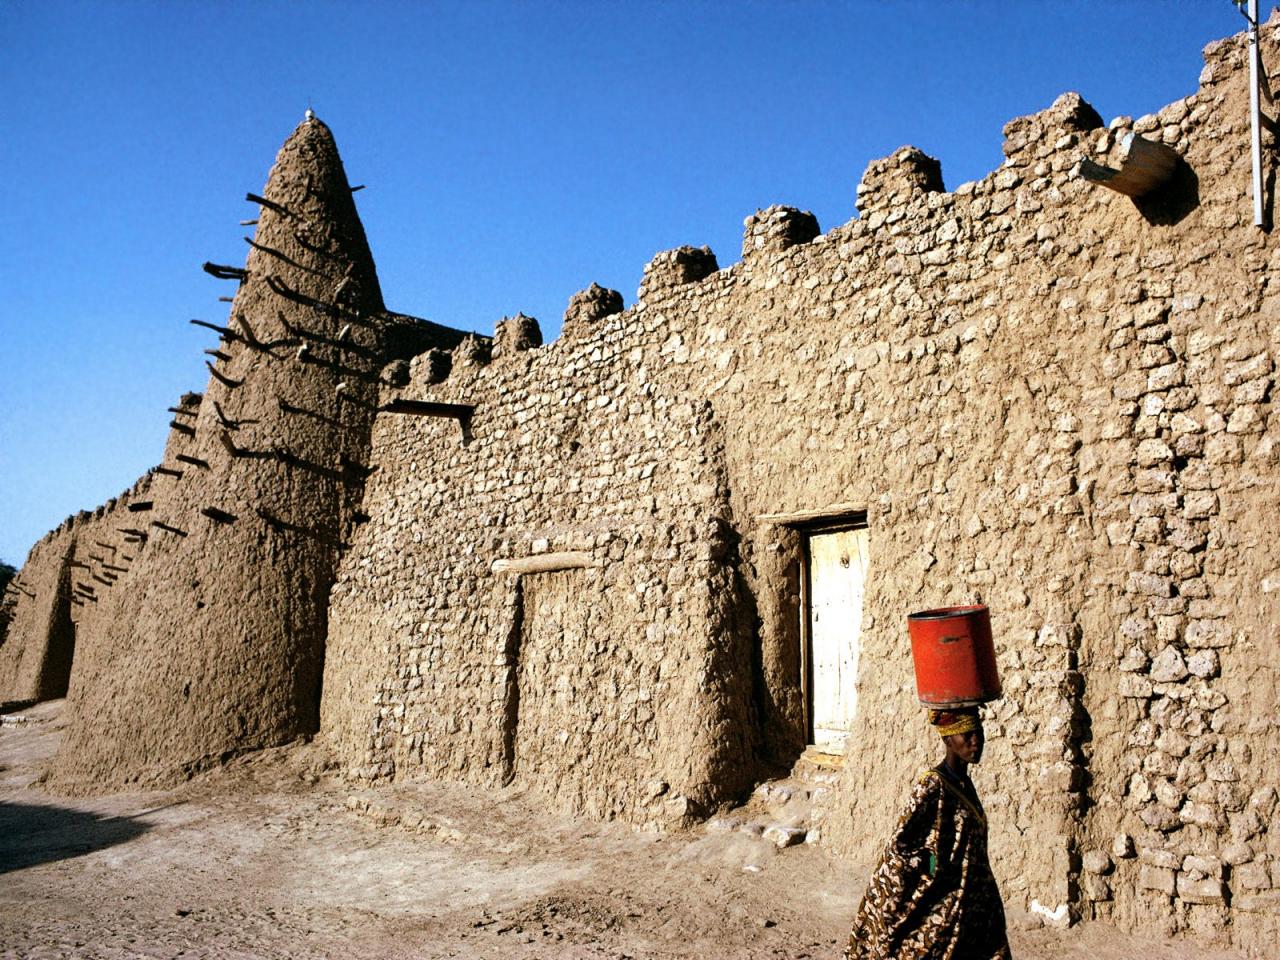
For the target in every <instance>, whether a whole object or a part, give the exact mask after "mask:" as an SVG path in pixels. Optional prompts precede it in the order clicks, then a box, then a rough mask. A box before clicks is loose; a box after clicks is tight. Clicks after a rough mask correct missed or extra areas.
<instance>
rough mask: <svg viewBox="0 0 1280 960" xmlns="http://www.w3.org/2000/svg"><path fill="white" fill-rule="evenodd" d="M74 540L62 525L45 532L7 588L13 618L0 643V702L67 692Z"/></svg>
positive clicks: (72, 641)
mask: <svg viewBox="0 0 1280 960" xmlns="http://www.w3.org/2000/svg"><path fill="white" fill-rule="evenodd" d="M73 544H74V536H73V535H72V534H71V533H70V532H69V531H68V530H67V529H66V528H65V526H64V527H62V528H59V529H58V530H57V531H55V532H53V533H50V534H47V535H46V536H45V537H44V538H43V539H41V540H40V541H39V542H38V543H37V544H36V545H35V546H33V547H32V548H31V552H30V553H28V554H27V560H26V563H24V564H23V565H22V570H21V571H20V573H19V575H18V576H17V577H16V578H15V579H14V581H13V582H12V583H10V585H9V588H8V589H7V590H6V591H5V600H6V602H7V603H8V604H9V605H10V617H11V619H10V621H9V625H8V629H7V630H6V631H5V635H4V640H3V645H0V703H6V704H19V703H32V702H35V701H39V700H49V699H52V698H56V697H61V696H63V695H64V694H65V693H66V692H67V680H68V677H69V675H70V667H71V662H70V659H71V658H70V654H71V650H72V648H73V647H74V644H75V633H74V629H73V627H72V625H71V599H70V586H69V584H68V582H67V581H68V576H69V572H70V571H69V570H68V568H67V561H68V559H69V558H70V552H71V550H72V547H73Z"/></svg>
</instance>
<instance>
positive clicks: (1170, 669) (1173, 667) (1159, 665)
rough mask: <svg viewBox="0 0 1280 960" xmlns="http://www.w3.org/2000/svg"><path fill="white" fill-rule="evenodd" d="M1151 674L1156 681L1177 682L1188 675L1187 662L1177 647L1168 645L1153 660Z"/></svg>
mask: <svg viewBox="0 0 1280 960" xmlns="http://www.w3.org/2000/svg"><path fill="white" fill-rule="evenodd" d="M1149 675H1150V677H1151V679H1152V681H1154V682H1155V683H1176V682H1177V681H1179V680H1182V679H1183V678H1184V677H1186V676H1187V664H1186V661H1185V660H1183V658H1182V654H1181V653H1180V652H1179V651H1178V650H1177V649H1176V648H1174V647H1172V646H1168V647H1165V648H1164V649H1163V650H1161V651H1160V652H1159V653H1158V654H1156V656H1155V659H1154V660H1152V661H1151V670H1150V673H1149ZM1183 752H1185V748H1184V751H1183Z"/></svg>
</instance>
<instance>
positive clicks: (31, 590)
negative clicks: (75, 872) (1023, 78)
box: [0, 25, 1280, 949]
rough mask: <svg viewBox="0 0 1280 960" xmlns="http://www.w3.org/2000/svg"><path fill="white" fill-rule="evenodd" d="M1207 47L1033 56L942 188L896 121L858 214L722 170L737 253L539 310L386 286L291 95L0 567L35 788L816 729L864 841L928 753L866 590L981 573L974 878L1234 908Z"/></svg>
mask: <svg viewBox="0 0 1280 960" xmlns="http://www.w3.org/2000/svg"><path fill="white" fill-rule="evenodd" d="M1262 33H1263V36H1262V57H1263V62H1264V63H1265V64H1270V65H1273V66H1280V44H1278V43H1277V37H1276V34H1275V31H1274V29H1273V26H1272V25H1268V26H1266V27H1265V28H1264V29H1263V31H1262ZM1246 53H1247V43H1246V39H1245V37H1244V36H1243V35H1242V36H1239V37H1235V38H1231V39H1227V40H1223V41H1220V42H1217V43H1214V44H1212V45H1210V46H1209V47H1208V48H1206V50H1205V67H1204V71H1203V73H1202V74H1201V76H1200V83H1199V88H1198V90H1197V91H1196V92H1195V93H1194V94H1192V95H1191V96H1188V97H1186V98H1185V99H1183V100H1179V101H1177V102H1175V103H1172V104H1170V105H1168V106H1167V107H1165V108H1164V109H1162V110H1161V111H1160V112H1159V113H1158V114H1155V115H1151V116H1146V117H1142V118H1140V119H1139V120H1137V121H1132V120H1130V119H1128V118H1119V119H1117V120H1116V121H1113V122H1112V123H1111V124H1110V125H1106V124H1104V122H1103V120H1102V119H1101V118H1100V117H1099V115H1098V114H1097V113H1096V112H1095V111H1094V109H1093V108H1092V107H1090V106H1089V105H1088V104H1087V103H1085V102H1084V101H1082V100H1081V99H1080V98H1079V97H1078V96H1076V95H1074V94H1066V95H1064V96H1062V97H1060V98H1059V99H1058V100H1057V101H1056V102H1055V103H1054V104H1053V105H1052V106H1050V107H1049V108H1048V109H1046V110H1044V111H1043V112H1041V113H1038V114H1035V115H1033V116H1028V117H1022V118H1019V119H1016V120H1013V121H1012V122H1010V123H1009V124H1008V125H1007V126H1006V127H1005V131H1004V133H1005V139H1004V155H1005V161H1004V163H1003V164H1002V165H1001V166H1000V167H999V169H997V170H996V171H994V172H992V173H991V174H990V175H988V176H987V177H985V178H984V179H982V180H980V181H977V182H972V183H965V184H962V185H960V186H958V187H956V188H955V189H953V190H950V191H948V190H946V189H945V188H944V186H943V181H942V176H941V170H940V167H939V164H938V162H937V161H935V160H933V159H931V158H930V157H928V156H926V155H924V154H923V153H921V152H920V151H918V150H916V149H914V148H910V147H904V148H902V149H901V150H899V151H897V152H896V153H894V154H893V155H892V156H890V157H887V158H884V159H880V160H876V161H874V162H872V163H871V164H870V166H868V167H867V169H866V172H865V174H864V175H863V178H862V181H861V183H860V184H859V185H858V188H857V213H858V215H857V217H856V218H855V219H851V220H850V221H849V222H847V223H845V224H841V225H839V226H836V227H834V228H832V229H830V230H828V231H827V232H826V233H823V232H821V229H820V227H819V225H818V223H817V222H816V221H815V219H814V218H813V217H812V216H811V215H810V214H808V213H804V212H802V211H799V210H796V209H791V208H787V207H779V206H774V207H769V208H767V209H764V210H760V211H758V212H757V213H755V214H754V215H752V216H750V217H748V218H747V220H746V229H745V233H744V239H743V246H742V252H741V259H740V260H739V261H738V262H735V263H733V264H732V265H730V266H726V267H721V266H720V263H719V261H718V260H717V258H716V256H715V255H714V254H713V253H712V251H710V250H709V249H707V248H706V247H696V246H686V247H681V248H679V249H675V250H669V251H665V252H663V253H659V254H658V255H657V256H655V257H654V258H653V260H652V261H651V262H650V263H649V264H648V265H647V266H646V268H645V271H644V277H643V280H642V282H641V285H640V289H639V292H638V294H637V297H636V299H635V300H634V302H632V303H631V304H630V305H629V306H627V305H625V304H624V300H623V297H622V296H621V295H620V294H619V293H618V292H616V291H613V290H606V289H603V288H601V287H598V286H595V285H591V286H590V287H588V288H587V289H585V290H583V291H582V292H580V293H577V294H574V295H573V296H572V297H571V298H570V299H569V304H568V309H567V311H566V313H565V317H564V326H563V332H562V334H561V336H560V337H559V338H558V339H556V340H555V341H554V342H551V343H547V344H544V343H543V342H542V337H541V334H540V332H539V328H538V324H537V322H536V321H534V320H533V319H531V318H529V317H525V316H523V315H521V316H516V317H514V318H504V319H503V320H501V321H500V322H498V324H497V327H496V330H495V331H494V334H493V336H492V338H487V337H479V336H475V335H465V334H463V333H462V332H459V331H455V330H452V329H450V328H448V327H445V326H439V325H436V324H432V323H428V322H426V321H423V320H418V319H415V318H413V317H410V316H407V315H404V314H399V313H395V312H393V311H391V310H389V309H388V308H387V307H386V306H385V305H384V303H383V300H382V295H381V293H380V290H379V286H378V278H377V273H376V271H375V267H374V262H373V259H372V257H371V255H370V251H369V246H368V244H367V242H366V239H365V234H364V230H363V228H362V227H361V224H360V220H359V217H358V215H357V212H356V206H355V203H354V201H353V194H352V190H351V187H350V185H349V183H348V180H347V177H346V174H345V172H344V170H343V166H342V163H341V161H340V159H339V156H338V151H337V148H336V146H335V142H334V138H333V136H332V135H331V133H330V131H329V129H328V128H327V127H326V126H325V125H324V124H323V123H322V122H320V121H319V120H318V119H315V118H310V117H309V118H308V119H307V120H305V121H304V122H303V123H302V124H301V125H300V126H299V127H298V128H297V130H295V131H294V133H293V134H292V135H291V136H290V137H289V139H288V140H287V141H286V142H285V144H284V146H283V147H282V149H281V151H280V153H279V156H278V157H277V158H276V162H275V165H274V167H273V168H272V170H271V173H270V176H269V178H268V180H267V183H266V186H265V187H264V188H263V189H262V192H261V194H251V195H250V197H249V199H250V200H251V201H252V202H253V203H255V204H256V205H257V209H258V210H260V214H259V216H258V222H257V228H256V234H255V236H254V238H253V241H252V246H251V249H250V252H249V255H248V258H247V261H246V262H245V264H244V266H243V267H235V266H225V265H216V264H207V265H206V269H207V270H208V271H209V272H210V273H212V274H214V275H215V276H217V277H221V278H223V279H225V280H226V281H227V285H228V292H234V296H233V297H229V299H230V300H231V304H230V309H229V313H228V316H227V317H226V318H225V320H223V321H222V322H221V323H209V324H206V326H208V327H210V328H211V329H210V330H209V334H210V340H211V342H213V344H214V345H213V346H212V347H211V349H210V350H209V351H207V353H208V354H209V361H208V366H209V381H208V385H207V387H206V389H205V390H204V392H203V393H189V394H186V395H184V396H182V397H181V398H179V399H177V400H176V402H175V403H174V406H173V407H172V408H171V413H170V422H169V426H168V429H169V436H168V442H167V446H166V450H165V454H164V459H163V461H162V462H161V463H160V464H159V465H158V466H156V467H155V468H153V469H152V470H150V471H149V472H148V473H147V474H146V475H145V476H143V477H142V478H141V479H139V480H138V481H137V483H136V484H135V485H134V486H133V487H131V488H130V489H128V490H126V491H124V492H123V493H122V494H120V495H119V496H118V497H116V498H114V499H112V500H109V501H108V502H107V503H105V504H104V505H102V506H100V507H98V508H97V509H96V510H93V511H92V512H82V513H80V514H78V515H76V516H74V517H71V518H69V519H68V520H66V521H65V522H64V523H63V524H62V525H60V526H59V527H58V528H57V529H55V530H53V531H51V532H50V533H48V534H47V535H46V536H44V537H43V538H42V539H41V540H40V541H39V542H38V543H37V544H36V545H35V546H34V547H33V548H32V550H31V553H30V555H29V556H28V558H27V561H26V563H25V565H24V566H23V568H22V570H21V572H20V574H19V576H18V577H17V579H16V580H15V582H14V584H13V585H12V586H11V588H10V590H9V591H8V594H7V595H6V597H5V600H4V604H5V606H6V607H7V615H8V616H9V618H10V620H9V626H8V630H7V635H6V636H5V637H4V639H3V645H2V646H0V700H3V701H6V702H8V703H10V704H14V703H21V702H30V701H37V700H43V699H48V698H56V697H61V696H65V697H66V698H67V702H66V708H65V711H66V717H67V718H68V727H67V730H66V734H65V739H64V740H63V742H62V746H61V749H60V751H59V753H58V755H57V758H56V761H55V762H54V765H53V768H52V770H51V771H50V773H49V778H48V782H47V787H48V789H50V790H53V791H57V792H62V793H66V794H85V793H91V792H101V791H107V790H115V789H126V788H137V787H142V786H151V785H163V784H166V783H172V782H174V781H175V780H177V779H180V778H182V777H185V776H190V775H192V774H193V773H194V772H197V771H199V770H201V769H204V768H207V767H209V766H211V765H214V764H217V763H219V762H221V761H223V760H225V759H227V758H229V757H232V756H235V755H237V754H240V753H243V752H245V751H251V750H255V749H258V748H262V747H266V746H269V745H276V744H282V743H286V742H289V741H292V740H294V739H296V738H299V737H314V738H316V740H317V741H318V742H319V743H321V744H322V745H323V747H324V748H325V749H326V750H327V751H328V752H329V754H330V755H331V757H332V758H333V759H334V761H335V762H337V763H338V764H339V765H340V768H341V769H342V770H343V771H344V773H345V775H347V776H349V777H350V778H353V779H355V780H359V781H364V782H374V783H376V782H385V781H391V780H412V779H418V778H439V779H448V780H458V781H465V782H470V783H475V784H481V785H495V786H496V785H503V784H522V785H525V786H527V787H528V788H530V789H532V790H534V791H538V792H540V793H541V794H542V795H543V796H544V797H545V802H546V804H547V805H548V806H549V807H553V808H555V809H557V810H560V811H565V812H572V813H576V814H580V815H583V816H588V817H595V818H616V819H621V820H624V821H628V822H631V823H634V824H637V825H641V826H644V827H647V828H652V829H665V828H670V827H673V826H682V825H689V824H693V823H696V822H699V821H701V820H704V819H706V818H708V817H710V816H712V815H713V814H715V813H716V812H717V811H718V810H720V809H722V808H724V807H726V806H728V805H731V804H734V803H736V802H739V801H741V800H742V799H743V798H745V797H746V796H747V795H748V794H750V792H751V790H752V788H753V786H754V785H756V784H758V783H760V782H763V781H767V780H769V779H770V778H774V777H779V776H784V775H785V774H786V772H787V771H788V770H789V769H791V767H792V766H793V765H794V764H796V763H797V762H798V761H800V760H801V759H802V758H804V757H811V756H812V755H813V754H814V753H817V754H822V755H824V756H826V757H827V758H828V760H829V766H830V769H832V770H834V771H837V773H836V775H835V777H834V790H833V796H832V797H831V798H830V801H829V803H828V807H829V814H828V818H827V820H826V822H825V826H824V830H823V838H822V842H823V843H824V844H827V845H828V846H829V847H830V849H831V850H833V851H834V852H835V853H836V854H838V855H842V856H848V857H850V858H853V859H858V860H863V861H865V860H869V859H871V858H872V857H874V856H875V854H876V852H877V850H878V847H879V844H880V843H881V841H882V839H883V837H884V836H885V834H886V832H887V830H888V828H889V825H890V823H891V821H892V819H893V817H894V816H895V813H896V808H897V807H898V805H899V804H900V803H901V802H902V799H903V797H904V796H905V791H906V790H907V789H908V785H909V783H910V781H911V778H912V776H913V774H914V772H915V771H916V770H917V769H919V768H921V767H922V766H924V765H925V764H927V763H928V762H931V758H932V757H933V754H934V753H935V752H936V742H935V737H934V736H933V734H932V733H931V732H930V731H929V729H928V728H927V726H926V724H925V723H924V720H923V716H922V711H921V709H920V707H919V705H918V704H917V702H916V697H915V689H914V682H913V674H912V666H911V658H910V655H909V649H908V639H907V633H906V630H905V620H904V618H905V615H906V613H907V612H909V611H911V610H917V609H922V608H925V607H929V606H941V605H946V604H954V603H963V602H982V603H986V604H988V605H989V606H990V607H991V610H992V620H993V627H994V632H995V635H996V638H997V649H998V654H999V666H1000V671H1001V675H1002V677H1003V680H1004V688H1005V697H1004V699H1002V700H1000V701H998V702H996V703H994V704H993V705H991V707H990V708H989V710H988V713H987V716H988V725H987V729H988V734H989V746H988V756H987V759H986V762H984V763H983V765H982V767H981V769H980V771H979V773H978V779H979V781H980V788H981V790H982V794H983V797H984V800H985V802H986V804H987V807H988V812H989V814H990V816H991V820H992V824H993V834H992V837H991V843H992V854H993V864H994V868H995V870H996V873H997V875H998V876H999V878H1000V881H1001V884H1002V888H1003V891H1004V893H1005V896H1006V898H1007V899H1008V900H1009V902H1010V903H1011V905H1013V906H1014V907H1016V908H1021V909H1027V910H1031V911H1032V912H1033V914H1035V915H1038V916H1042V917H1043V918H1045V920H1046V922H1052V923H1061V924H1066V923H1070V922H1074V921H1075V920H1078V919H1089V918H1104V919H1106V920H1108V921H1109V922H1111V923H1114V924H1117V925H1119V926H1120V927H1122V928H1126V929H1134V930H1151V931H1156V932H1162V933H1177V934H1181V935H1185V936H1188V937H1193V938H1197V939H1199V940H1202V941H1205V942H1218V943H1231V944H1235V945H1238V946H1242V947H1246V948H1250V949H1262V948H1263V947H1264V946H1265V945H1268V944H1274V943H1275V941H1276V940H1277V938H1280V826H1277V824H1280V805H1278V798H1277V789H1278V788H1280V749H1277V738H1278V736H1280V704H1278V697H1277V692H1276V690H1277V681H1278V680H1280V411H1277V410H1276V408H1275V404H1274V400H1275V376H1276V371H1275V358H1276V356H1277V354H1278V353H1280V283H1278V282H1273V280H1272V278H1273V277H1280V245H1278V244H1277V242H1276V240H1275V239H1274V236H1273V234H1272V233H1271V232H1269V231H1268V230H1265V229H1258V228H1257V227H1255V226H1254V224H1253V222H1252V217H1251V192H1250V180H1251V163H1250V151H1249V128H1250V108H1249V79H1248V63H1247V60H1246ZM1268 109H1270V110H1272V112H1274V108H1268ZM1274 149H1275V140H1274V138H1273V137H1272V136H1271V134H1269V133H1268V134H1267V135H1266V140H1265V142H1264V150H1265V160H1266V163H1267V164H1268V170H1269V171H1271V176H1270V177H1269V180H1268V186H1267V190H1268V193H1267V197H1266V203H1267V207H1268V215H1269V216H1271V215H1272V214H1273V210H1272V207H1273V206H1274V203H1275V187H1274V171H1275V169H1276V162H1277V161H1276V154H1275V152H1274ZM1122 191H1124V192H1122ZM1126 194H1129V195H1126ZM228 199H229V200H234V199H238V198H228ZM1273 271H1275V272H1273Z"/></svg>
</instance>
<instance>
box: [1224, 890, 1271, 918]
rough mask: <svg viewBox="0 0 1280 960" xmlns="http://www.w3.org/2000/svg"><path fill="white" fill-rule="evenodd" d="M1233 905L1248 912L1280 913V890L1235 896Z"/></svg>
mask: <svg viewBox="0 0 1280 960" xmlns="http://www.w3.org/2000/svg"><path fill="white" fill-rule="evenodd" d="M1231 906H1232V907H1234V908H1235V909H1237V910H1243V911H1245V912H1246V913H1270V914H1280V891H1271V892H1268V893H1255V894H1250V895H1249V896H1244V897H1235V898H1234V899H1233V900H1232V901H1231Z"/></svg>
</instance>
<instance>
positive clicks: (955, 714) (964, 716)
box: [929, 707, 986, 764]
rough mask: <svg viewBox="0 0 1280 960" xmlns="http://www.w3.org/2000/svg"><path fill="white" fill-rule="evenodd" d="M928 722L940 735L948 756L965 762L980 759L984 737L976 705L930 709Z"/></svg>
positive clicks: (984, 741)
mask: <svg viewBox="0 0 1280 960" xmlns="http://www.w3.org/2000/svg"><path fill="white" fill-rule="evenodd" d="M929 722H930V723H931V724H933V728H934V729H935V730H937V731H938V735H939V736H940V737H942V742H943V744H945V745H946V748H947V755H948V757H955V758H956V759H958V760H963V761H964V762H965V763H967V764H968V763H978V762H979V761H981V760H982V748H983V746H984V744H985V743H986V738H985V736H984V735H983V731H982V717H981V715H980V714H979V713H978V708H977V707H960V708H958V709H955V710H930V711H929Z"/></svg>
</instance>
